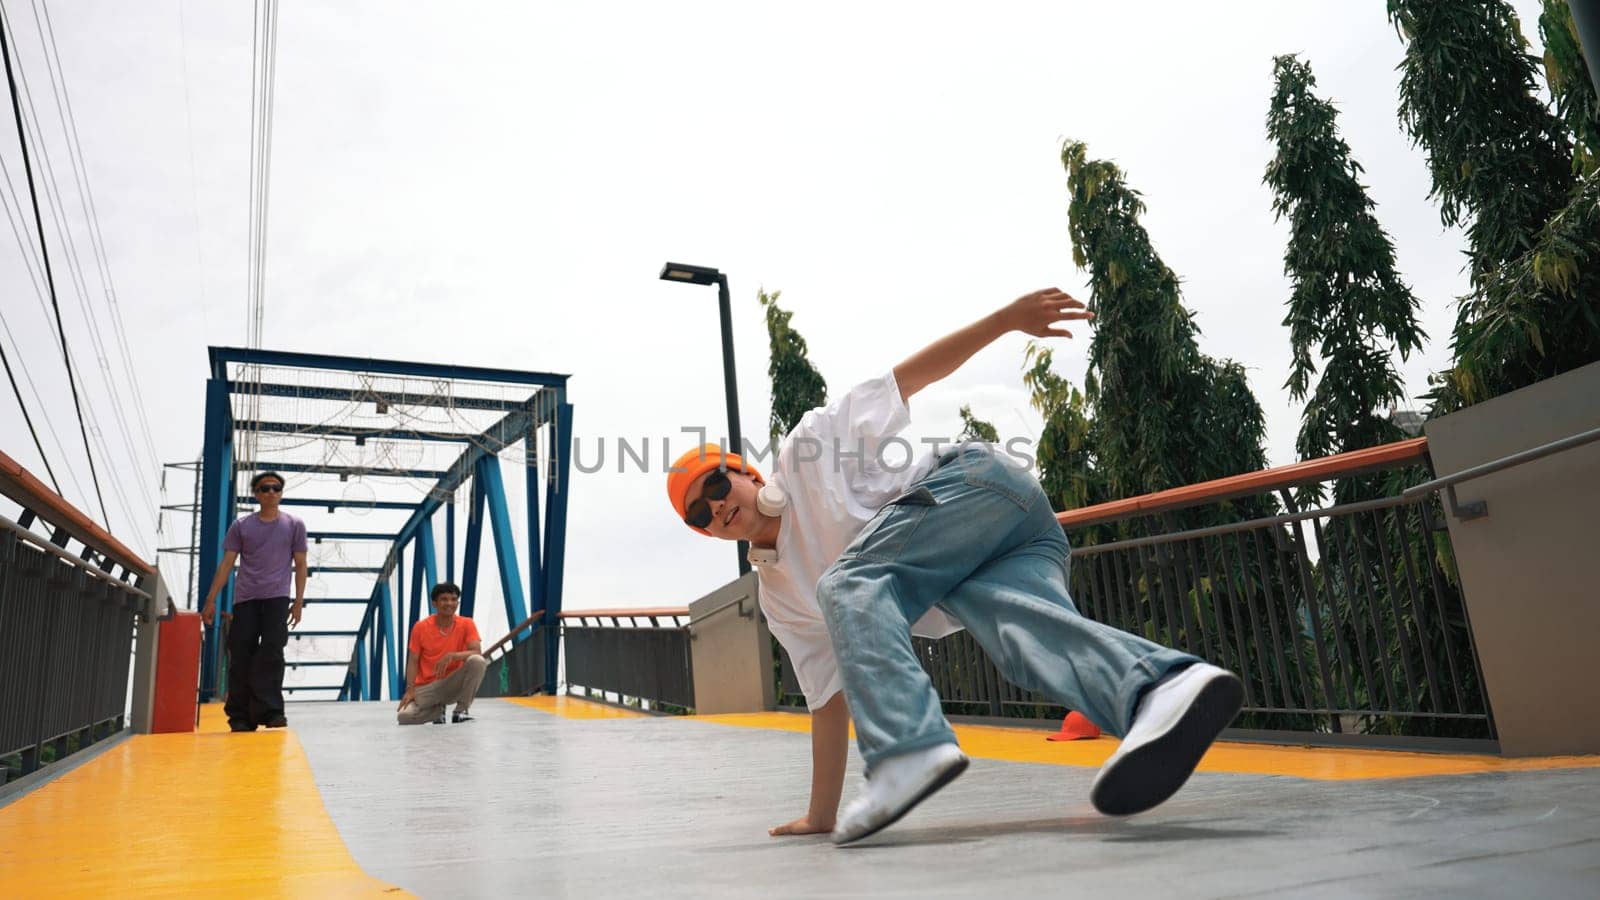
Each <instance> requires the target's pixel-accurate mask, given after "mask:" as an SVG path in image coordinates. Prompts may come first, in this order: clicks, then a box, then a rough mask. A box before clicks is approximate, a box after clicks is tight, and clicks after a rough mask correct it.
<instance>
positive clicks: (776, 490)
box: [756, 484, 789, 516]
mask: <svg viewBox="0 0 1600 900" xmlns="http://www.w3.org/2000/svg"><path fill="white" fill-rule="evenodd" d="M788 505H789V497H788V495H787V494H785V493H784V492H783V488H781V487H778V486H777V485H775V484H763V485H762V486H761V490H759V491H756V509H758V510H760V511H761V514H762V515H763V516H781V515H783V511H784V509H785V508H786V507H788Z"/></svg>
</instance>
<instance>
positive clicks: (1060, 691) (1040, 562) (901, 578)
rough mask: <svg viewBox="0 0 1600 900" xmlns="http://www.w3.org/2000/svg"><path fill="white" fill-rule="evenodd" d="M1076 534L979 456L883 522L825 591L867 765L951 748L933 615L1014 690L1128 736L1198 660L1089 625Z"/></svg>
mask: <svg viewBox="0 0 1600 900" xmlns="http://www.w3.org/2000/svg"><path fill="white" fill-rule="evenodd" d="M1068 556H1069V549H1068V547H1067V539H1066V535H1065V534H1064V533H1063V532H1062V529H1061V525H1060V524H1059V523H1058V522H1057V521H1056V518H1055V513H1054V512H1053V511H1052V510H1051V508H1050V503H1049V500H1048V499H1047V498H1046V497H1045V494H1044V490H1043V489H1042V488H1041V487H1040V486H1039V482H1038V480H1037V479H1035V478H1034V476H1033V475H1032V473H1030V472H1028V471H1026V470H1024V469H1022V468H1021V467H1020V466H1019V465H1016V464H1014V463H1010V462H1007V461H1003V460H1001V459H999V458H998V457H997V456H996V455H995V453H994V451H992V450H991V448H989V447H986V446H969V447H966V448H964V449H962V450H960V451H950V452H949V453H946V454H945V455H944V456H943V457H941V465H940V466H939V467H938V468H937V469H935V470H934V471H932V472H930V473H929V474H928V475H927V476H926V477H924V478H923V479H922V480H920V481H918V482H917V483H916V484H915V485H913V486H912V488H911V489H910V490H908V491H907V492H906V493H905V494H902V495H901V496H900V497H898V498H896V499H895V500H893V501H891V502H890V503H889V504H888V505H886V506H884V507H883V508H882V509H881V510H879V511H878V513H877V515H876V516H874V517H873V519H872V520H871V521H869V522H868V523H867V525H866V527H865V528H863V529H862V531H861V533H860V534H859V535H857V536H856V539H855V540H854V541H853V542H852V543H851V544H850V546H849V547H847V548H845V551H844V553H843V554H841V555H840V557H839V559H838V561H837V562H835V563H834V564H833V565H832V566H831V567H829V569H828V571H827V572H825V573H824V574H823V576H822V580H821V581H820V582H819V583H818V584H817V601H818V603H819V605H820V606H821V607H822V615H823V618H824V619H825V620H826V622H827V625H828V634H829V636H830V637H831V638H832V640H833V650H834V654H835V656H836V657H837V658H838V661H839V671H840V676H841V678H842V680H843V682H844V692H845V699H846V700H847V701H849V704H850V712H851V717H852V718H853V719H854V721H855V726H856V741H857V744H858V746H859V747H860V749H861V755H862V757H863V758H864V759H865V760H866V762H867V766H868V768H869V770H870V768H871V767H872V766H873V765H875V764H876V763H877V762H878V761H879V760H881V759H883V758H885V757H889V756H895V755H897V754H901V753H909V752H911V751H914V750H920V749H923V748H925V747H930V746H933V745H935V744H941V743H954V742H955V733H954V732H953V731H952V730H951V729H950V723H949V722H947V721H946V720H945V717H944V711H943V710H942V709H941V708H940V706H939V696H938V694H937V693H936V692H935V691H934V688H933V682H932V680H931V679H929V677H928V674H927V673H926V672H925V671H924V670H923V668H922V666H921V665H920V664H919V663H918V661H917V656H916V654H915V652H914V651H913V650H912V645H911V623H913V622H915V621H916V620H917V619H919V618H921V617H922V615H923V614H924V613H926V612H927V611H928V609H929V608H930V607H932V606H933V605H934V604H938V605H939V606H940V607H942V608H943V609H944V610H945V611H946V612H948V613H950V615H952V616H954V617H955V618H956V619H957V620H959V621H960V622H961V624H962V625H964V626H966V628H967V630H968V631H969V632H971V633H972V636H973V637H974V638H976V639H977V641H978V643H979V644H980V645H982V647H983V649H984V650H985V651H986V652H987V653H988V655H989V658H990V659H992V660H994V662H995V664H996V665H997V666H998V667H999V669H1000V673H1001V674H1002V675H1003V676H1004V677H1005V678H1006V680H1007V681H1010V682H1011V683H1012V684H1015V685H1016V686H1018V687H1020V688H1023V689H1025V690H1032V691H1038V692H1039V693H1040V694H1043V695H1044V696H1046V697H1048V698H1049V699H1050V700H1052V701H1053V702H1056V703H1059V704H1061V705H1063V706H1065V707H1067V708H1069V709H1074V710H1077V711H1078V712H1081V713H1083V714H1084V715H1085V716H1087V717H1088V718H1089V719H1090V721H1092V722H1094V723H1095V724H1096V725H1099V726H1100V727H1101V728H1102V729H1104V730H1106V731H1107V732H1110V733H1111V734H1115V735H1122V734H1126V733H1127V730H1128V726H1129V724H1130V723H1131V722H1132V719H1133V713H1134V710H1135V708H1136V706H1137V704H1138V701H1139V695H1140V692H1141V691H1143V690H1144V688H1146V687H1148V686H1150V685H1152V684H1154V683H1155V682H1156V681H1159V680H1160V679H1161V678H1162V676H1164V675H1166V674H1167V673H1168V672H1169V671H1171V670H1173V669H1175V668H1178V667H1181V666H1185V665H1189V664H1190V663H1194V662H1198V661H1199V660H1197V659H1196V658H1195V657H1193V656H1190V655H1189V654H1187V653H1182V652H1179V651H1177V650H1172V649H1169V648H1167V647H1162V646H1161V645H1159V644H1155V643H1152V642H1150V641H1147V640H1145V639H1144V638H1142V637H1137V636H1135V635H1132V634H1128V633H1127V632H1123V631H1119V630H1117V629H1115V628H1112V627H1111V626H1109V625H1104V624H1101V623H1099V622H1095V621H1092V620H1090V619H1086V618H1084V617H1083V616H1082V615H1080V614H1079V613H1078V610H1077V608H1076V607H1075V606H1073V604H1072V598H1071V596H1070V595H1069V594H1068V592H1067V573H1068Z"/></svg>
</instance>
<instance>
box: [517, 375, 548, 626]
mask: <svg viewBox="0 0 1600 900" xmlns="http://www.w3.org/2000/svg"><path fill="white" fill-rule="evenodd" d="M539 399H540V402H541V403H542V402H543V401H544V395H542V394H541V395H540V397H539ZM540 417H541V418H543V416H542V415H541V416H540ZM523 441H524V443H523V446H524V448H525V449H526V450H527V457H526V458H527V467H526V468H525V469H523V470H522V474H523V479H522V480H523V485H524V488H525V490H526V499H527V513H528V614H529V615H532V614H533V613H535V612H537V611H539V610H541V609H544V604H545V597H544V562H543V559H544V554H543V553H541V552H540V549H539V545H540V541H539V535H540V532H541V529H540V527H539V495H540V493H541V491H542V490H543V488H544V482H543V479H541V478H540V471H541V467H540V465H539V432H538V429H537V428H536V427H535V428H529V429H528V433H527V435H526V436H525V437H524V438H523ZM520 621H522V620H521V619H513V620H511V622H510V624H513V625H514V624H516V623H517V622H520ZM538 633H539V632H538V630H537V629H535V630H532V631H529V632H526V633H525V634H518V635H517V636H516V637H514V638H512V643H513V644H517V643H521V642H522V641H525V640H527V639H528V638H530V637H533V636H534V635H536V634H538Z"/></svg>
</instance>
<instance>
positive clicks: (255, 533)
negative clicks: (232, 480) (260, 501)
mask: <svg viewBox="0 0 1600 900" xmlns="http://www.w3.org/2000/svg"><path fill="white" fill-rule="evenodd" d="M222 549H224V550H232V551H233V552H235V553H237V554H239V574H238V575H237V576H236V577H235V578H234V580H233V602H235V603H242V602H244V601H245V600H266V599H269V598H272V597H287V596H289V586H290V582H291V576H292V575H293V574H294V554H296V553H304V552H305V549H306V523H304V522H302V521H300V520H299V519H296V518H295V517H294V516H291V515H289V514H288V513H285V512H282V511H281V510H280V511H279V512H278V517H277V518H276V519H273V520H272V521H271V522H267V521H263V520H262V518H261V515H260V514H259V513H252V514H250V515H248V516H245V517H244V518H242V519H240V520H238V521H236V522H234V523H233V524H232V525H229V526H228V536H227V538H226V539H224V540H223V542H222Z"/></svg>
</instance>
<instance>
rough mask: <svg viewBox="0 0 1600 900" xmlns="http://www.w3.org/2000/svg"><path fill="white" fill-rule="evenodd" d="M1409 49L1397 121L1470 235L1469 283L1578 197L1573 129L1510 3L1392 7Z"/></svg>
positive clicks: (1525, 244)
mask: <svg viewBox="0 0 1600 900" xmlns="http://www.w3.org/2000/svg"><path fill="white" fill-rule="evenodd" d="M1389 18H1390V20H1391V21H1393V22H1394V24H1395V27H1396V28H1397V29H1398V30H1399V32H1400V35H1401V38H1402V40H1404V42H1405V45H1406V52H1405V58H1404V60H1403V61H1402V62H1401V63H1400V73H1401V75H1400V122H1401V124H1402V125H1403V126H1404V127H1405V129H1406V132H1407V133H1408V134H1409V135H1410V136H1411V139H1412V141H1413V142H1415V143H1416V144H1418V145H1419V146H1421V147H1422V148H1423V150H1424V151H1426V152H1427V155H1428V170H1429V172H1430V173H1431V174H1432V176H1433V192H1432V194H1431V195H1430V196H1433V197H1435V198H1437V199H1438V201H1439V212H1440V216H1441V218H1442V219H1443V221H1444V224H1445V225H1448V226H1455V225H1465V226H1466V227H1467V241H1468V245H1469V248H1468V254H1467V255H1468V257H1469V258H1470V259H1471V272H1472V282H1473V284H1474V285H1477V284H1481V283H1482V282H1483V281H1484V280H1485V279H1487V278H1488V277H1489V276H1490V274H1491V273H1493V272H1494V270H1495V269H1497V268H1499V267H1500V266H1501V265H1502V264H1504V263H1506V262H1509V261H1511V260H1513V259H1516V258H1517V257H1519V256H1521V255H1522V254H1523V253H1525V252H1526V251H1527V250H1528V249H1529V248H1530V247H1532V246H1533V236H1534V235H1535V234H1536V233H1537V232H1538V231H1539V229H1540V228H1542V227H1543V226H1544V223H1545V222H1548V221H1549V220H1550V217H1551V216H1552V215H1554V214H1555V211H1556V210H1558V209H1560V208H1561V207H1563V206H1565V205H1566V200H1567V194H1568V192H1569V191H1570V190H1571V189H1572V181H1573V179H1572V152H1571V149H1570V147H1569V146H1568V143H1567V137H1566V131H1565V129H1563V128H1562V126H1561V122H1560V120H1558V119H1557V118H1556V117H1555V115H1554V114H1552V113H1551V112H1550V110H1549V109H1548V108H1547V107H1546V106H1545V105H1544V104H1543V103H1542V102H1540V100H1539V98H1538V96H1537V95H1536V93H1535V92H1536V83H1535V73H1536V68H1535V67H1536V64H1537V62H1538V60H1537V59H1536V58H1535V57H1533V56H1530V55H1529V54H1528V52H1527V47H1528V42H1527V40H1526V39H1525V38H1524V37H1523V36H1522V26H1521V23H1520V22H1519V21H1518V20H1517V15H1516V13H1515V12H1513V11H1512V9H1511V6H1510V4H1508V3H1506V2H1504V0H1476V2H1472V3H1460V2H1455V0H1389Z"/></svg>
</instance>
